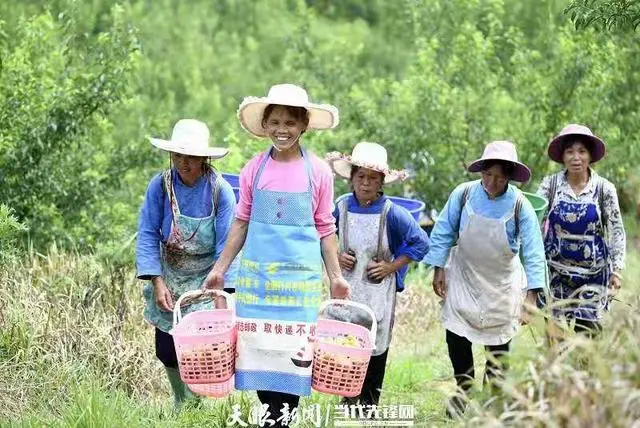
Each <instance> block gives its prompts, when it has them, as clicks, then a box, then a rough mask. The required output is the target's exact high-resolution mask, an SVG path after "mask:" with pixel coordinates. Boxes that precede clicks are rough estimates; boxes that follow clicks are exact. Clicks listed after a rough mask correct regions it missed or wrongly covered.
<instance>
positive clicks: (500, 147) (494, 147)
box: [467, 141, 531, 183]
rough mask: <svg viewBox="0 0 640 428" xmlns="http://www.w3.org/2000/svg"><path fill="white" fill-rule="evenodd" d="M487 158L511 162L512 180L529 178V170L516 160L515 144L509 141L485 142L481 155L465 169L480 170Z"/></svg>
mask: <svg viewBox="0 0 640 428" xmlns="http://www.w3.org/2000/svg"><path fill="white" fill-rule="evenodd" d="M489 160H500V161H507V162H510V163H512V164H513V166H514V170H513V176H512V177H511V179H512V180H514V181H519V182H521V183H526V182H527V181H529V179H530V178H531V170H530V169H529V167H527V166H526V165H525V164H523V163H522V162H520V161H519V160H518V152H517V151H516V146H515V145H514V144H513V143H512V142H511V141H492V142H491V143H489V144H487V145H486V146H485V148H484V152H483V153H482V157H481V158H480V159H477V160H475V161H473V162H471V164H470V165H469V167H468V168H467V170H468V171H469V172H482V170H483V169H484V162H485V161H489Z"/></svg>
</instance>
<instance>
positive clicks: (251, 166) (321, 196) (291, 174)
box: [236, 151, 336, 238]
mask: <svg viewBox="0 0 640 428" xmlns="http://www.w3.org/2000/svg"><path fill="white" fill-rule="evenodd" d="M268 155H269V152H265V153H261V154H259V155H258V156H256V157H254V158H253V159H251V160H250V161H249V162H248V163H247V164H246V165H245V166H244V168H242V171H240V201H239V202H238V205H237V206H236V217H237V218H239V219H240V220H244V221H249V218H250V217H251V203H252V201H253V194H252V190H253V180H254V179H255V177H256V175H257V174H258V169H259V168H260V164H261V163H262V160H263V159H264V157H265V156H268ZM307 156H308V157H309V159H310V160H311V172H312V174H311V175H312V177H311V187H312V190H313V201H312V209H313V218H314V220H315V223H316V229H317V230H318V235H319V236H320V238H324V237H325V236H328V235H331V234H332V233H334V232H335V230H336V227H335V221H336V220H335V218H334V217H333V173H332V171H331V168H329V165H328V164H327V163H326V162H325V161H323V160H321V159H320V158H318V157H317V156H316V155H314V154H313V153H310V152H309V151H307ZM308 184H309V180H308V179H307V168H306V166H305V162H304V159H302V158H300V159H298V160H296V161H294V162H278V161H275V160H273V158H271V157H269V159H268V160H267V164H266V165H265V167H264V171H263V172H262V176H261V177H260V182H259V183H258V189H266V190H273V191H276V192H304V191H306V190H307V186H308Z"/></svg>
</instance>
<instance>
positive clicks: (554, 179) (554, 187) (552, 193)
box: [547, 174, 558, 211]
mask: <svg viewBox="0 0 640 428" xmlns="http://www.w3.org/2000/svg"><path fill="white" fill-rule="evenodd" d="M557 192H558V174H553V176H552V177H551V187H550V188H549V205H547V209H548V210H549V211H550V210H551V206H552V205H553V201H554V200H555V199H556V193H557Z"/></svg>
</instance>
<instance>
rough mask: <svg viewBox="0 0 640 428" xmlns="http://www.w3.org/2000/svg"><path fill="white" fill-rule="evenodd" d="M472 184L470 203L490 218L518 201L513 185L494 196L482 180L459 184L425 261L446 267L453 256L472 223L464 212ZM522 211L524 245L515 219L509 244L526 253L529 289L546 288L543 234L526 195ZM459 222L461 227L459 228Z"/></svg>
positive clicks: (509, 227) (508, 226)
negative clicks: (464, 199)
mask: <svg viewBox="0 0 640 428" xmlns="http://www.w3.org/2000/svg"><path fill="white" fill-rule="evenodd" d="M467 185H471V188H470V190H469V196H468V200H467V203H468V204H471V208H472V209H473V211H474V212H475V213H476V214H479V215H482V216H485V217H489V218H495V219H498V218H502V217H503V216H504V215H505V214H507V213H508V212H509V211H510V210H512V209H513V208H514V206H515V203H516V196H517V190H516V188H515V187H513V186H512V185H509V187H508V188H507V191H506V192H505V193H504V194H503V195H501V196H498V197H497V198H495V199H493V200H492V199H490V198H489V195H488V194H487V192H486V191H485V190H484V188H483V187H482V184H481V183H480V180H477V181H474V182H471V183H464V184H461V185H459V186H458V187H456V189H455V190H454V191H453V192H451V195H449V200H448V201H447V204H446V205H445V206H444V208H443V210H442V212H441V213H440V215H439V216H438V220H437V221H436V224H435V226H434V228H433V231H432V232H431V236H430V237H431V248H430V250H429V253H428V254H427V257H426V258H425V262H426V263H427V264H429V265H432V266H437V267H444V265H445V264H446V262H447V259H448V258H449V252H450V250H451V248H452V247H453V246H455V245H456V242H457V240H458V234H459V231H462V230H464V228H465V227H466V225H467V223H468V222H469V216H468V215H467V211H466V210H464V211H462V213H461V208H462V195H463V193H464V188H465V187H466V186H467ZM523 199H524V200H523V204H522V208H521V211H520V225H519V227H520V244H519V243H518V241H517V239H516V236H515V220H514V219H513V218H511V219H509V220H508V221H507V223H506V232H507V238H508V240H509V246H510V247H511V250H512V251H513V252H514V254H517V253H518V251H521V252H522V258H523V261H524V270H525V273H526V275H527V283H528V286H527V288H528V289H529V290H532V289H537V288H543V287H544V284H545V269H546V261H545V254H544V245H543V243H542V234H541V233H540V226H539V224H538V219H537V217H536V213H535V211H534V210H533V206H532V205H531V203H530V202H529V201H528V200H526V198H523ZM458 225H459V229H460V230H458Z"/></svg>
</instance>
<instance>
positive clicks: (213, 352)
mask: <svg viewBox="0 0 640 428" xmlns="http://www.w3.org/2000/svg"><path fill="white" fill-rule="evenodd" d="M228 349H229V345H228V344H226V343H218V344H216V345H213V344H205V345H197V346H194V347H192V348H188V349H184V350H182V352H180V364H181V365H188V366H193V365H196V364H199V363H204V362H206V361H212V360H213V361H217V360H219V359H220V358H221V357H222V356H223V355H224V354H226V353H227V351H228Z"/></svg>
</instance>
